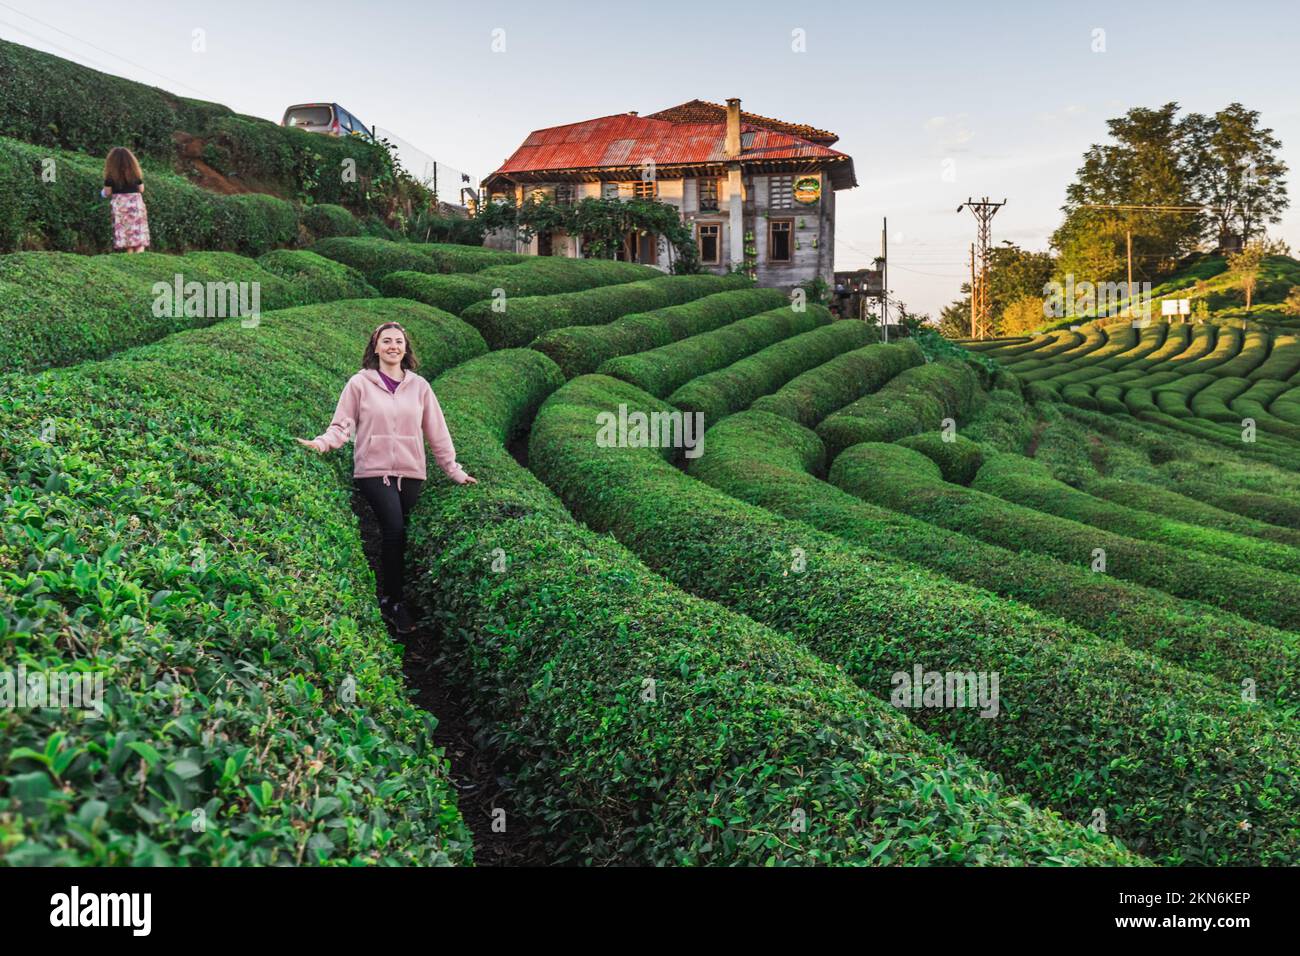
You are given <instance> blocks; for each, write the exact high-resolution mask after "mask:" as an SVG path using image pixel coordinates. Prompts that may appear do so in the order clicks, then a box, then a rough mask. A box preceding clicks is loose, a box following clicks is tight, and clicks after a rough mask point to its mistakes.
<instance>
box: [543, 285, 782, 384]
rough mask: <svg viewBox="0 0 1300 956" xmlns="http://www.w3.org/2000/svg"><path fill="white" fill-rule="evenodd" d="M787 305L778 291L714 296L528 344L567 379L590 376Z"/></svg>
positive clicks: (740, 291) (571, 329)
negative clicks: (606, 365) (607, 365)
mask: <svg viewBox="0 0 1300 956" xmlns="http://www.w3.org/2000/svg"><path fill="white" fill-rule="evenodd" d="M787 301H789V300H788V299H787V298H786V295H785V293H783V292H781V291H780V290H779V289H734V290H732V291H730V292H715V293H713V294H712V295H706V296H702V297H701V298H698V299H694V300H692V301H690V302H686V303H683V304H682V305H673V306H669V307H667V308H664V309H655V310H654V311H652V312H644V313H635V314H633V315H625V316H623V317H622V318H619V319H615V320H614V321H612V322H610V323H609V324H608V325H570V326H566V327H565V328H562V329H555V330H553V331H551V332H546V333H544V334H543V335H539V336H538V337H537V338H536V339H535V340H534V341H533V342H531V343H530V344H529V348H533V349H536V350H537V351H539V352H544V353H545V354H547V355H549V356H550V357H551V358H552V359H553V360H554V361H555V363H556V364H557V365H559V366H560V369H561V370H562V371H563V372H564V374H565V377H567V378H573V377H574V376H575V375H585V374H587V373H588V372H594V371H596V369H597V368H599V367H600V365H601V363H602V362H605V361H608V360H609V359H612V358H614V357H616V356H619V355H632V354H633V353H636V352H645V351H649V350H650V349H653V348H658V347H660V346H663V345H667V344H669V343H670V342H676V341H678V340H680V339H684V338H688V337H690V336H692V335H699V334H700V333H702V332H711V331H712V330H714V329H718V328H721V327H722V326H724V325H727V324H729V323H731V322H735V321H736V320H737V319H743V318H745V317H746V316H750V315H757V314H758V313H759V312H766V311H767V310H769V309H775V308H778V307H779V306H781V305H782V304H783V303H785V302H787Z"/></svg>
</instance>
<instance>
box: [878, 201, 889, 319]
mask: <svg viewBox="0 0 1300 956" xmlns="http://www.w3.org/2000/svg"><path fill="white" fill-rule="evenodd" d="M880 335H881V339H880V340H881V341H882V342H888V341H889V218H888V217H883V218H882V219H881V220H880Z"/></svg>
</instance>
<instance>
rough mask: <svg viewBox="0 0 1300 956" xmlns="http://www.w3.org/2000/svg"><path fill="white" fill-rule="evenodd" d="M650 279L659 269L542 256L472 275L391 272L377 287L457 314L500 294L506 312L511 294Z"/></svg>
mask: <svg viewBox="0 0 1300 956" xmlns="http://www.w3.org/2000/svg"><path fill="white" fill-rule="evenodd" d="M417 248H419V247H417ZM652 275H658V272H657V270H655V269H652V268H651V267H650V266H643V265H638V264H636V263H633V262H612V261H610V260H607V259H563V258H551V257H549V256H545V257H540V258H538V257H533V258H530V259H529V260H527V261H526V262H520V263H512V264H508V265H495V266H492V267H490V268H487V269H484V270H483V271H481V272H475V273H473V274H471V275H429V274H427V273H423V272H393V273H390V274H389V275H388V276H386V277H385V278H384V279H383V281H382V282H381V286H382V288H383V290H384V292H385V294H387V295H396V296H404V297H406V298H408V299H415V300H416V301H417V302H424V303H426V304H427V305H432V306H436V307H437V308H440V309H445V310H447V311H448V312H452V313H460V312H463V311H464V310H465V309H466V308H467V307H469V306H470V305H473V304H474V303H475V302H481V301H483V300H484V299H494V301H495V297H496V296H498V295H502V296H504V298H502V299H501V302H502V304H503V305H504V307H505V308H507V309H508V308H509V305H510V302H509V300H510V297H513V296H528V295H556V294H558V293H561V292H580V291H582V290H583V289H594V288H596V287H598V286H605V285H617V284H618V283H621V282H635V281H637V280H639V279H646V278H648V277H650V276H652ZM498 290H500V292H499V293H498Z"/></svg>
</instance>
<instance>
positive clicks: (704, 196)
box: [696, 179, 718, 212]
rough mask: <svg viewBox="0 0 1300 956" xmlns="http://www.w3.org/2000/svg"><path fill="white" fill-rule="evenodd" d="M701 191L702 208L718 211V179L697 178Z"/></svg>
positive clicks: (706, 210) (707, 210)
mask: <svg viewBox="0 0 1300 956" xmlns="http://www.w3.org/2000/svg"><path fill="white" fill-rule="evenodd" d="M696 184H697V188H698V189H699V193H700V209H701V211H705V212H717V211H718V181H717V180H716V179H697V180H696Z"/></svg>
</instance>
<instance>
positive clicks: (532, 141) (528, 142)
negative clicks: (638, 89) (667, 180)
mask: <svg viewBox="0 0 1300 956" xmlns="http://www.w3.org/2000/svg"><path fill="white" fill-rule="evenodd" d="M741 134H742V137H741V141H742V149H741V153H740V161H741V162H746V161H755V160H791V159H848V158H849V157H848V156H847V155H846V154H844V153H841V152H839V151H838V150H834V149H831V148H829V147H827V146H820V145H818V144H816V143H810V142H808V141H807V140H805V139H801V138H800V137H798V136H793V135H791V134H789V133H782V132H778V131H776V130H771V129H764V128H763V127H761V126H755V125H753V124H751V123H742V124H741ZM725 141H726V124H725V123H670V122H668V121H666V120H660V119H651V118H650V117H646V116H633V115H632V114H630V113H618V114H616V115H614V116H602V117H600V118H598V119H592V120H586V121H584V122H581V123H571V124H569V125H567V126H553V127H551V128H549V129H539V130H536V131H535V132H533V133H531V134H529V136H528V138H527V139H525V140H524V142H523V145H522V146H520V147H519V148H518V149H517V150H515V151H514V153H513V154H512V155H511V156H510V158H509V159H507V160H506V161H505V162H504V163H503V164H502V165H501V168H500V169H498V170H497V171H496V172H494V173H493V174H492V176H490V177H488V178H489V179H491V178H494V177H496V176H501V175H505V176H509V175H510V174H511V173H524V172H529V173H534V172H542V171H547V170H571V169H591V168H599V167H603V166H639V165H641V164H642V163H645V162H648V161H650V160H653V161H654V163H655V165H656V166H669V165H673V164H693V165H702V164H706V163H723V162H727V161H728V160H727V157H726V155H725V153H724V146H725Z"/></svg>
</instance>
